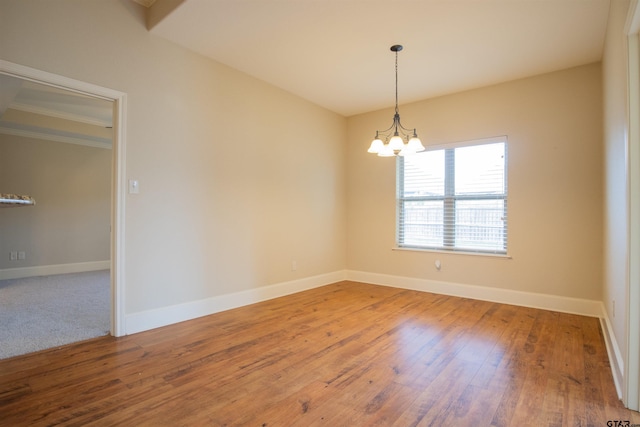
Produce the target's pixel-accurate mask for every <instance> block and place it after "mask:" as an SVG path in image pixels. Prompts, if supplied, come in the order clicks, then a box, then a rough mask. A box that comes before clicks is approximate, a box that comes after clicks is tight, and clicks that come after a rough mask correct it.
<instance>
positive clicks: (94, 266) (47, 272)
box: [0, 260, 111, 280]
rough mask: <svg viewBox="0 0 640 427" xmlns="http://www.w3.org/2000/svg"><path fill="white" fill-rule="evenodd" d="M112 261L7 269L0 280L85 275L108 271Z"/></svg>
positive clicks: (3, 271) (0, 272) (1, 273)
mask: <svg viewBox="0 0 640 427" xmlns="http://www.w3.org/2000/svg"><path fill="white" fill-rule="evenodd" d="M109 268H111V261H109V260H106V261H90V262H76V263H72V264H54V265H39V266H35V267H18V268H5V269H3V270H0V280H7V279H22V278H25V277H37V276H51V275H54V274H69V273H83V272H85V271H97V270H108V269H109Z"/></svg>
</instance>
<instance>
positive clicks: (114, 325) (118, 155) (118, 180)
mask: <svg viewBox="0 0 640 427" xmlns="http://www.w3.org/2000/svg"><path fill="white" fill-rule="evenodd" d="M0 73H3V74H7V75H10V76H14V77H18V78H21V79H24V80H30V81H33V82H37V83H42V84H45V85H49V86H54V87H57V88H61V89H66V90H70V91H73V92H77V93H82V94H84V95H89V96H93V97H96V98H102V99H106V100H109V101H113V134H114V137H113V157H112V159H113V160H112V175H111V176H112V177H111V185H112V191H111V194H112V196H111V197H112V200H111V298H112V301H111V334H112V335H114V336H116V337H119V336H123V335H125V322H124V307H125V304H124V301H125V292H124V290H125V274H124V272H125V269H124V266H125V264H124V259H125V256H124V255H125V254H124V249H125V245H124V236H125V233H124V231H125V191H124V188H125V182H126V181H125V160H126V149H125V148H126V111H127V94H126V93H123V92H119V91H115V90H112V89H107V88H104V87H101V86H96V85H94V84H91V83H86V82H82V81H79V80H74V79H70V78H68V77H64V76H60V75H57V74H53V73H49V72H46V71H42V70H37V69H35V68H31V67H26V66H23V65H19V64H14V63H12V62H8V61H4V60H1V59H0Z"/></svg>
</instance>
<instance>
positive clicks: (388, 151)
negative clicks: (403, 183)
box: [367, 44, 424, 157]
mask: <svg viewBox="0 0 640 427" xmlns="http://www.w3.org/2000/svg"><path fill="white" fill-rule="evenodd" d="M401 50H402V45H399V44H396V45H393V46H391V51H392V52H395V54H396V110H395V114H394V115H393V123H392V124H391V126H390V127H389V128H388V129H385V130H377V131H376V137H375V138H374V139H373V141H372V142H371V146H370V147H369V149H368V150H367V151H368V152H369V153H374V154H377V155H378V156H380V157H393V156H406V155H408V154H413V153H417V152H419V151H424V146H423V145H422V142H421V141H420V138H418V134H417V133H416V130H415V129H407V128H405V127H404V126H402V124H401V123H400V113H399V112H398V52H400V51H401Z"/></svg>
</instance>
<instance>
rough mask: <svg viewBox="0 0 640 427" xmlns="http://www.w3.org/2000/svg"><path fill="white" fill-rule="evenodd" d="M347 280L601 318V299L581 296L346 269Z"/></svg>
mask: <svg viewBox="0 0 640 427" xmlns="http://www.w3.org/2000/svg"><path fill="white" fill-rule="evenodd" d="M347 280H353V281H357V282H364V283H371V284H376V285H384V286H391V287H395V288H403V289H412V290H416V291H423V292H432V293H435V294H442V295H451V296H456V297H462V298H471V299H477V300H483V301H491V302H499V303H503V304H512V305H518V306H522V307H531V308H539V309H543V310H552V311H559V312H562V313H571V314H580V315H582V316H589V317H602V316H603V309H602V302H600V301H595V300H587V299H580V298H569V297H562V296H557V295H548V294H538V293H533V292H522V291H514V290H511V289H501V288H491V287H486V286H475V285H465V284H461V283H451V282H441V281H437V280H428V279H416V278H412V277H403V276H391V275H388V274H379V273H367V272H364V271H353V270H348V271H347Z"/></svg>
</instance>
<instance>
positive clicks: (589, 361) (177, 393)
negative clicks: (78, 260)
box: [0, 282, 640, 426]
mask: <svg viewBox="0 0 640 427" xmlns="http://www.w3.org/2000/svg"><path fill="white" fill-rule="evenodd" d="M609 420H628V421H629V422H630V424H634V423H640V414H639V413H637V412H633V411H628V410H626V409H624V408H623V407H622V405H621V403H620V402H619V401H618V399H617V397H616V393H615V389H614V385H613V380H612V377H611V371H610V368H609V362H608V359H607V354H606V350H605V347H604V343H603V338H602V333H601V331H600V326H599V321H598V319H595V318H588V317H582V316H576V315H569V314H562V313H555V312H550V311H544V310H536V309H530V308H523V307H516V306H510V305H503V304H496V303H490V302H483V301H475V300H469V299H462V298H455V297H447V296H442V295H434V294H429V293H421V292H415V291H408V290H402V289H395V288H388V287H382V286H374V285H367V284H361V283H354V282H341V283H337V284H333V285H329V286H325V287H322V288H317V289H313V290H310V291H306V292H302V293H298V294H295V295H290V296H287V297H283V298H278V299H274V300H271V301H267V302H264V303H260V304H255V305H252V306H248V307H243V308H240V309H236V310H230V311H227V312H223V313H219V314H215V315H211V316H207V317H204V318H200V319H196V320H192V321H189V322H184V323H180V324H177V325H172V326H168V327H164V328H159V329H155V330H152V331H148V332H143V333H140V334H136V335H131V336H127V337H124V338H118V339H116V338H113V337H103V338H97V339H94V340H91V341H87V342H83V343H80V344H76V345H69V346H66V347H62V348H58V349H53V350H47V351H43V352H39V353H35V354H33V355H28V356H23V357H16V358H12V359H6V360H0V425H7V426H23V425H24V426H26V425H29V426H49V425H69V426H85V425H97V426H114V425H125V426H147V425H148V426H200V425H211V426H225V425H228V426H231V425H242V426H245V425H246V426H371V425H379V426H426V425H435V426H493V425H495V426H564V425H572V426H578V425H580V426H588V425H593V426H607V421H609ZM610 425H613V424H610Z"/></svg>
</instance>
